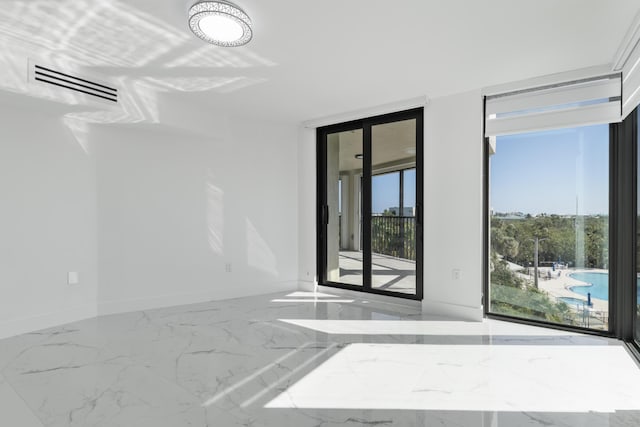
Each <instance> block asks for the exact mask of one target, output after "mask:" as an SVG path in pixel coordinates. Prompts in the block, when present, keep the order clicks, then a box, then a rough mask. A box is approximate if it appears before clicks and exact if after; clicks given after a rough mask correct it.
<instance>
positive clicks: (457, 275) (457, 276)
mask: <svg viewBox="0 0 640 427" xmlns="http://www.w3.org/2000/svg"><path fill="white" fill-rule="evenodd" d="M451 278H452V279H453V280H460V269H459V268H454V269H453V270H451Z"/></svg>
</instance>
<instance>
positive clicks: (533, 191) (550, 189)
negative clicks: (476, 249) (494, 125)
mask: <svg viewBox="0 0 640 427" xmlns="http://www.w3.org/2000/svg"><path fill="white" fill-rule="evenodd" d="M490 161H491V166H490V168H491V175H490V176H491V183H490V206H491V208H493V210H494V211H495V212H524V213H529V214H532V215H536V214H540V213H547V214H560V215H562V214H575V213H576V199H577V200H578V212H579V213H580V214H586V215H593V214H607V213H608V210H609V207H608V206H609V125H606V124H605V125H596V126H586V127H580V128H573V129H561V130H553V131H545V132H536V133H529V134H520V135H511V136H501V137H498V138H497V141H496V154H494V155H493V156H491V160H490Z"/></svg>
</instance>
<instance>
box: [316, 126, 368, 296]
mask: <svg viewBox="0 0 640 427" xmlns="http://www.w3.org/2000/svg"><path fill="white" fill-rule="evenodd" d="M362 158H363V150H362V129H354V130H349V131H344V132H336V133H330V134H328V135H327V145H326V189H327V190H326V192H327V194H326V198H327V207H326V213H327V221H326V236H327V237H326V258H325V259H326V276H325V277H326V279H327V281H329V282H334V283H345V284H349V285H355V286H362V285H363V259H362V249H361V247H360V216H361V212H362V208H361V200H362V197H361V195H360V193H361V188H360V187H361V184H360V181H361V180H360V177H361V175H362Z"/></svg>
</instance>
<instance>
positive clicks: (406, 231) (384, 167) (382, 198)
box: [371, 119, 416, 294]
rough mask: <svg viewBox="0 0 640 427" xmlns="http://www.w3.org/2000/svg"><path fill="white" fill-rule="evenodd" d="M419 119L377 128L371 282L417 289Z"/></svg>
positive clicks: (373, 139) (374, 131)
mask: <svg viewBox="0 0 640 427" xmlns="http://www.w3.org/2000/svg"><path fill="white" fill-rule="evenodd" d="M415 134H416V120H415V119H410V120H403V121H397V122H391V123H384V124H380V125H375V126H372V128H371V159H372V164H371V173H372V177H371V200H372V203H371V252H372V253H371V274H372V280H371V286H372V287H373V288H375V289H384V290H388V291H394V292H402V293H407V294H415V293H416V234H415V230H416V169H415V165H416V143H415Z"/></svg>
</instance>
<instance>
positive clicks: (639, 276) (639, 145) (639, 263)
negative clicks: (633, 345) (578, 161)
mask: <svg viewBox="0 0 640 427" xmlns="http://www.w3.org/2000/svg"><path fill="white" fill-rule="evenodd" d="M636 114H638V117H637V118H638V123H640V108H639V109H638V111H637V113H636ZM636 151H637V161H636V169H640V137H639V135H638V132H637V131H636ZM636 174H637V178H636V179H637V186H636V192H637V198H636V203H637V207H636V313H635V316H636V326H635V338H636V341H637V342H638V343H639V344H640V284H639V283H638V282H640V172H638V171H637V170H636Z"/></svg>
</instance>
